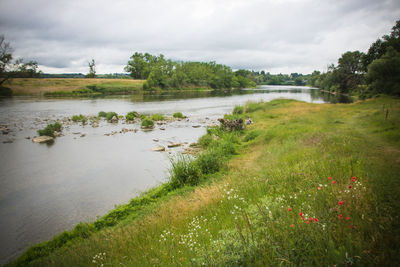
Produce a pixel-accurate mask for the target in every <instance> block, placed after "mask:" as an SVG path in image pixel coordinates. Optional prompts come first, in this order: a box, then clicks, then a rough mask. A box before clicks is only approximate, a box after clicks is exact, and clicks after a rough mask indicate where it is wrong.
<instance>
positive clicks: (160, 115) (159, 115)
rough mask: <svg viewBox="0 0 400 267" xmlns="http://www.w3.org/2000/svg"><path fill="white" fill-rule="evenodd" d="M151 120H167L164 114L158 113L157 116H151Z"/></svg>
mask: <svg viewBox="0 0 400 267" xmlns="http://www.w3.org/2000/svg"><path fill="white" fill-rule="evenodd" d="M151 119H152V120H153V121H163V120H165V118H164V116H163V115H162V114H158V113H155V114H153V115H151Z"/></svg>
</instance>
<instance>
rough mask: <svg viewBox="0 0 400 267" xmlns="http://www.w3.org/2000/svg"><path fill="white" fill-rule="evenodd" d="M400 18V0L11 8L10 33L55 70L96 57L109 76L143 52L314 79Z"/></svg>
mask: <svg viewBox="0 0 400 267" xmlns="http://www.w3.org/2000/svg"><path fill="white" fill-rule="evenodd" d="M399 11H400V4H399V3H398V2H397V1H394V0H386V1H372V0H363V1H361V0H347V1H346V0H337V1H317V0H302V1H301V0H279V1H278V0H266V1H262V0H219V1H217V0H204V1H196V0H170V1H163V0H150V1H121V0H120V1H113V2H109V1H105V0H101V1H96V4H94V3H93V1H89V0H70V1H62V2H61V1H50V0H41V1H29V0H2V1H1V2H0V33H4V34H5V35H6V38H7V39H8V40H9V41H10V42H11V43H12V45H13V47H14V48H15V54H17V55H18V56H21V57H24V58H32V59H36V60H37V61H38V62H39V64H40V66H44V67H45V68H46V70H48V71H52V72H65V71H70V72H86V71H87V60H89V59H91V58H95V59H96V61H97V62H99V65H98V71H99V72H111V71H112V72H114V71H115V70H118V68H119V72H122V71H123V67H124V65H125V64H126V62H127V61H128V60H129V57H130V55H131V54H132V53H134V52H135V51H140V52H150V53H155V54H158V53H162V54H164V55H165V56H166V57H168V58H173V59H175V60H196V61H210V60H214V61H216V62H218V63H222V64H227V65H229V66H231V67H232V68H234V69H239V68H248V69H265V70H267V71H271V72H275V71H276V72H280V71H282V70H288V71H291V72H310V71H312V70H313V69H323V68H325V66H326V65H327V64H329V63H336V60H337V58H338V57H339V56H340V55H341V53H344V52H345V51H347V50H356V49H357V50H364V51H365V50H366V49H367V48H368V46H369V45H370V43H371V42H373V41H374V40H375V39H377V38H378V37H380V36H381V35H383V34H385V33H388V32H389V31H390V28H391V27H392V26H393V25H394V23H395V21H396V20H398V19H399V18H398V14H400V12H399ZM100 67H101V68H100Z"/></svg>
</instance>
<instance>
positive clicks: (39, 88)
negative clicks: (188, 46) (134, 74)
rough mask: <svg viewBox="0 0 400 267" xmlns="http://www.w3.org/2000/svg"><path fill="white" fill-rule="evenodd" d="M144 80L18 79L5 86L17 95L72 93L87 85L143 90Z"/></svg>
mask: <svg viewBox="0 0 400 267" xmlns="http://www.w3.org/2000/svg"><path fill="white" fill-rule="evenodd" d="M143 82H144V81H143V80H131V79H80V78H43V79H42V78H40V79H39V78H29V79H28V78H17V79H12V80H11V81H10V82H7V83H6V84H5V86H6V87H9V88H11V89H12V90H13V92H14V94H17V95H26V94H27V95H32V94H44V93H48V92H60V91H62V92H72V91H74V90H79V89H84V88H85V87H86V86H87V85H102V86H104V87H106V88H137V89H141V88H142V84H143Z"/></svg>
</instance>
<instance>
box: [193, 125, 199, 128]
mask: <svg viewBox="0 0 400 267" xmlns="http://www.w3.org/2000/svg"><path fill="white" fill-rule="evenodd" d="M192 127H193V128H199V127H201V125H199V124H196V125H192Z"/></svg>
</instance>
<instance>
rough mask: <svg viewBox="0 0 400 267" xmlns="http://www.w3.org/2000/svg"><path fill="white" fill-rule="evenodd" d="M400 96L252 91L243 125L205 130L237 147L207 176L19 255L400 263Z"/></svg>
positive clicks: (116, 261)
mask: <svg viewBox="0 0 400 267" xmlns="http://www.w3.org/2000/svg"><path fill="white" fill-rule="evenodd" d="M398 100H399V99H398V98H388V97H381V98H377V99H371V100H368V101H364V102H357V103H353V104H346V105H344V104H335V105H330V104H326V105H318V104H307V103H303V102H297V101H291V100H274V101H271V102H268V103H260V104H254V103H249V104H247V105H246V107H244V109H243V110H242V112H241V111H240V110H241V109H237V110H236V113H238V114H235V115H234V116H233V118H237V117H239V116H241V117H243V118H245V117H247V116H250V117H251V118H252V120H253V121H254V124H252V125H250V126H248V127H247V129H246V130H245V131H244V132H243V133H235V132H234V133H226V132H223V131H219V130H210V131H208V135H206V136H205V137H202V138H201V139H200V144H202V146H203V148H204V149H205V150H206V151H207V153H209V154H210V155H212V153H214V151H220V150H222V151H223V152H222V155H231V154H235V155H234V156H233V158H232V159H231V160H230V161H229V163H228V164H227V165H226V164H221V166H219V167H218V166H217V167H218V168H217V167H216V168H211V166H213V165H212V164H213V163H214V162H216V161H215V160H213V159H215V158H212V157H209V158H203V165H204V166H206V167H207V166H208V167H210V168H205V170H206V171H201V172H200V173H202V174H201V176H200V177H201V179H199V182H200V184H199V185H197V186H194V185H185V186H183V187H178V188H175V187H172V188H171V187H170V186H171V185H170V184H166V185H163V186H161V187H159V188H157V189H154V190H151V191H150V192H149V193H147V194H144V195H143V196H142V197H140V198H137V199H133V200H132V201H131V202H130V203H128V204H126V205H122V206H120V207H118V208H116V209H115V210H113V211H111V212H110V213H109V214H108V215H106V216H104V217H103V218H101V219H99V220H98V221H97V222H95V223H93V224H80V225H78V226H77V227H76V228H75V230H74V231H72V232H68V233H64V234H62V235H60V236H58V237H56V238H55V239H53V240H52V241H50V242H49V243H43V244H41V245H38V246H36V249H35V248H32V249H31V250H30V251H28V252H27V253H26V254H24V255H23V256H22V257H20V258H19V260H18V261H16V262H15V265H18V264H19V265H21V266H22V265H26V264H30V265H32V266H47V265H57V266H87V265H93V264H94V265H101V264H104V265H121V264H122V265H127V266H138V265H141V266H154V265H158V266H160V265H161V266H166V265H178V266H179V265H183V266H186V265H201V264H203V263H204V264H205V265H217V266H221V265H227V266H231V265H234V264H241V265H263V266H264V265H278V264H282V263H286V264H294V265H335V264H336V265H345V264H360V265H366V264H373V265H396V264H398V259H397V251H398V249H399V247H398V244H399V225H398V221H399V220H398V219H399V218H398V215H397V210H398V208H399V203H400V199H399V196H400V194H399V192H400V182H399V180H398V173H400V167H399V165H400V164H399V158H400V141H399V140H400V129H399V124H400V116H399V115H400V114H399V113H400V104H399V101H398ZM385 107H386V108H385ZM388 107H389V111H387V109H388ZM386 114H389V115H386ZM231 118H232V117H231ZM232 145H233V146H232ZM215 155H220V154H219V153H216V154H215ZM229 157H231V156H229ZM207 159H208V160H207ZM210 159H211V160H210ZM187 164H188V165H184V166H189V165H190V162H188V163H187ZM190 166H191V167H193V168H186V174H187V175H184V177H192V178H193V177H197V176H198V175H199V174H198V172H197V170H196V168H197V167H196V166H200V163H196V164H194V165H190ZM184 169H185V168H184ZM207 169H208V170H209V171H207ZM175 173H176V172H175ZM183 173H185V172H183ZM190 181H192V180H190ZM97 225H98V226H97ZM57 247H60V248H57Z"/></svg>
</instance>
